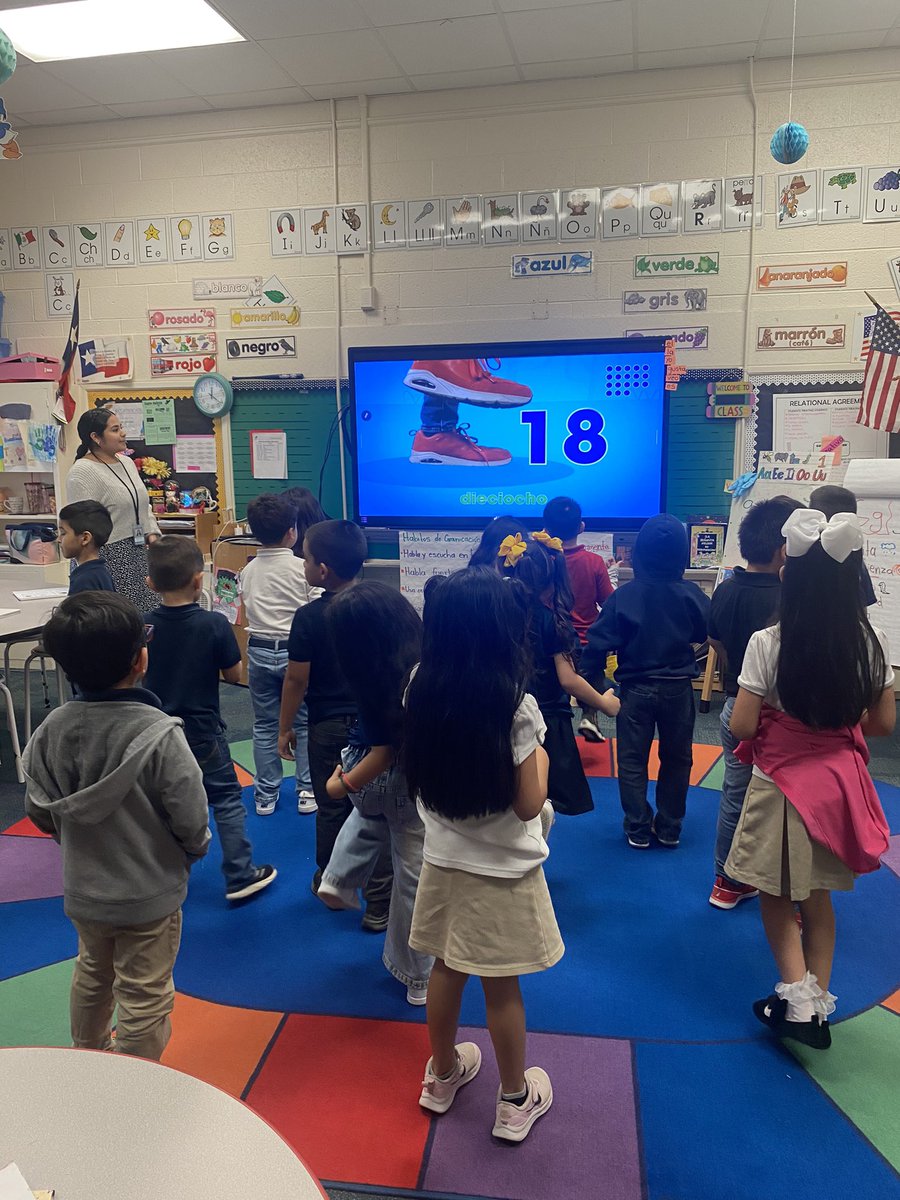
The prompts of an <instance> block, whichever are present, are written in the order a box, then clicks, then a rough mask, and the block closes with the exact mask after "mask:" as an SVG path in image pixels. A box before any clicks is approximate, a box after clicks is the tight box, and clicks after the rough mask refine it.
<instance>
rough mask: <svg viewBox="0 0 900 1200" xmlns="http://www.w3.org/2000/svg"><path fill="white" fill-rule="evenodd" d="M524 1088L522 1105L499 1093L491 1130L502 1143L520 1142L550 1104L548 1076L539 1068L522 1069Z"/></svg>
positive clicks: (551, 1098) (551, 1097)
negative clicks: (494, 1119) (523, 1072)
mask: <svg viewBox="0 0 900 1200" xmlns="http://www.w3.org/2000/svg"><path fill="white" fill-rule="evenodd" d="M525 1091H526V1095H525V1099H524V1100H523V1101H522V1103H521V1104H513V1102H512V1101H511V1100H504V1099H503V1097H502V1096H498V1099H497V1119H496V1121H495V1122H494V1128H493V1129H492V1130H491V1133H492V1134H493V1135H494V1137H495V1138H502V1139H503V1141H505V1142H521V1141H523V1140H524V1139H525V1138H526V1137H527V1136H528V1134H529V1131H530V1130H531V1127H532V1125H533V1124H534V1123H535V1121H536V1120H537V1119H538V1117H542V1116H543V1115H544V1113H545V1112H546V1111H547V1109H548V1108H549V1107H550V1105H551V1104H552V1103H553V1088H552V1087H551V1086H550V1076H549V1075H548V1074H547V1072H546V1071H544V1070H542V1068H541V1067H529V1068H528V1070H527V1071H526V1072H525Z"/></svg>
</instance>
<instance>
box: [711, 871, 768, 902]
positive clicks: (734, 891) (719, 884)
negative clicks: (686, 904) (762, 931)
mask: <svg viewBox="0 0 900 1200" xmlns="http://www.w3.org/2000/svg"><path fill="white" fill-rule="evenodd" d="M758 895H759V888H755V887H751V886H750V884H749V883H732V882H731V880H730V879H726V878H725V876H724V875H717V876H716V882H715V883H714V884H713V890H712V891H711V892H710V894H709V902H710V904H711V905H712V906H713V907H714V908H737V906H738V905H739V904H740V902H741V901H742V900H752V899H753V897H754V896H758Z"/></svg>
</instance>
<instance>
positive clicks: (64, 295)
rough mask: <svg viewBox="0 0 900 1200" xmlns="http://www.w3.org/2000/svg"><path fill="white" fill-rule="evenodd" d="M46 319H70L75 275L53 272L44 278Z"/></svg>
mask: <svg viewBox="0 0 900 1200" xmlns="http://www.w3.org/2000/svg"><path fill="white" fill-rule="evenodd" d="M44 287H45V290H46V293H47V316H48V317H53V318H56V317H71V315H72V308H73V306H74V304H75V273H74V272H73V271H54V272H52V273H51V274H50V275H45V276H44Z"/></svg>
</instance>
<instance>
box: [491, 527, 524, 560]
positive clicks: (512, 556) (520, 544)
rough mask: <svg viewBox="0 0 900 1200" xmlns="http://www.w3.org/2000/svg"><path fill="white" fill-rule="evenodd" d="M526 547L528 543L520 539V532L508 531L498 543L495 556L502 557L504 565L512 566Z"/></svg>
mask: <svg viewBox="0 0 900 1200" xmlns="http://www.w3.org/2000/svg"><path fill="white" fill-rule="evenodd" d="M527 549H528V543H527V542H525V541H523V540H522V535H521V534H520V533H510V534H508V535H507V536H506V537H505V538H504V539H503V541H502V542H501V543H500V549H499V550H498V551H497V556H498V558H502V559H503V565H504V566H505V567H514V566H515V565H516V563H517V562H518V561H519V559H520V558H521V557H522V555H523V554H524V553H525V551H526V550H527Z"/></svg>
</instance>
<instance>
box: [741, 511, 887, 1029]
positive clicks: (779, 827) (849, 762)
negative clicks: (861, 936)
mask: <svg viewBox="0 0 900 1200" xmlns="http://www.w3.org/2000/svg"><path fill="white" fill-rule="evenodd" d="M782 533H783V534H784V536H785V538H786V549H787V559H786V562H785V566H784V568H783V573H782V579H783V582H782V590H781V610H780V619H779V623H778V624H777V625H775V626H772V627H771V628H769V629H762V630H760V631H759V632H758V633H755V634H754V635H753V636H752V638H751V639H750V643H749V645H748V646H747V651H746V654H745V655H744V661H743V665H742V668H741V673H740V675H739V676H738V687H739V691H738V695H737V699H736V700H735V704H734V711H733V713H732V716H731V731H732V733H733V734H735V736H736V737H739V738H742V739H744V741H745V742H752V746H751V747H750V749H751V750H752V757H751V756H750V755H748V754H747V753H746V748H744V747H739V751H738V755H739V757H742V758H743V761H745V762H749V761H752V762H753V776H752V778H751V781H750V786H749V788H748V789H747V795H746V797H745V799H744V805H743V809H742V811H741V816H740V820H739V821H738V826H737V829H736V830H735V836H734V840H733V842H732V846H731V852H730V854H729V856H728V860H727V862H726V864H725V869H726V872H727V874H728V875H729V876H730V877H731V878H733V879H737V880H738V881H740V882H741V883H745V884H748V885H750V886H752V887H756V888H758V889H759V893H760V897H759V898H760V908H761V913H762V919H763V926H764V928H765V932H766V937H767V939H768V942H769V947H770V949H771V951H772V955H773V957H774V959H775V964H776V966H777V968H778V971H779V974H780V977H781V978H780V982H779V983H777V984H776V986H775V991H774V994H773V995H771V996H769V997H768V998H767V999H765V1000H759V1001H757V1002H756V1003H755V1004H754V1005H753V1011H754V1013H755V1014H756V1016H757V1018H758V1019H759V1020H760V1021H762V1022H763V1024H765V1025H767V1026H769V1028H770V1029H772V1031H773V1032H774V1033H775V1034H776V1035H777V1036H778V1037H790V1038H793V1039H794V1040H796V1041H800V1042H803V1043H804V1044H806V1045H808V1046H812V1047H813V1048H815V1049H819V1050H824V1049H827V1048H828V1046H830V1045H831V1033H830V1030H829V1026H828V1016H829V1015H830V1014H831V1013H832V1012H833V1011H834V1007H835V1005H834V1002H835V997H834V996H833V995H832V994H831V993H830V992H829V991H828V986H829V982H830V978H831V968H832V960H833V957H834V943H835V929H834V911H833V909H832V905H831V892H832V891H833V890H835V889H837V890H841V891H847V890H850V889H851V888H852V887H853V881H854V878H855V877H856V875H858V874H860V873H862V872H864V871H872V870H876V869H877V868H878V864H879V859H880V857H881V854H882V853H883V852H884V850H886V849H887V845H888V828H887V822H886V821H885V819H884V813H883V812H882V811H881V805H880V803H879V801H878V796H877V794H876V793H875V789H874V786H873V784H872V780H871V778H870V776H869V773H868V771H867V769H866V764H867V763H868V761H869V754H868V749H867V747H866V744H865V741H864V739H863V734H864V733H865V734H866V735H868V736H876V735H879V734H888V733H890V732H891V731H892V730H893V728H894V721H895V716H896V705H895V700H894V688H893V683H894V672H893V670H892V669H891V666H890V662H891V659H890V654H889V652H888V648H887V641H886V639H885V637H884V635H883V634H882V633H881V632H880V631H878V630H876V629H873V628H872V626H871V625H870V624H869V621H868V618H867V616H866V610H865V608H864V606H863V600H862V596H861V593H860V589H859V572H860V548H861V546H862V542H863V539H862V533H861V530H860V524H859V518H858V517H857V516H856V515H855V514H853V513H837V514H836V515H835V516H834V517H832V518H831V520H830V521H827V520H826V518H825V516H824V514H823V513H821V512H818V511H816V510H811V509H797V510H796V511H795V512H793V513H791V515H790V517H788V519H787V521H786V522H785V524H784V527H783V529H782ZM742 749H743V750H744V753H743V754H742V753H741V751H742ZM794 902H799V906H800V914H801V918H802V922H803V930H802V935H801V931H800V929H799V928H798V926H797V922H796V920H795V915H794Z"/></svg>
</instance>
